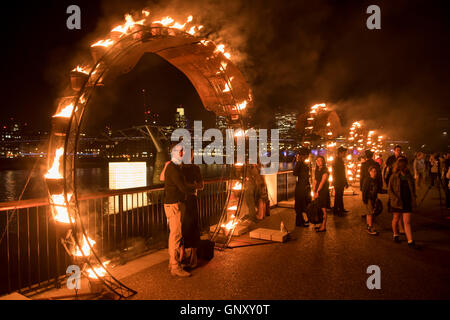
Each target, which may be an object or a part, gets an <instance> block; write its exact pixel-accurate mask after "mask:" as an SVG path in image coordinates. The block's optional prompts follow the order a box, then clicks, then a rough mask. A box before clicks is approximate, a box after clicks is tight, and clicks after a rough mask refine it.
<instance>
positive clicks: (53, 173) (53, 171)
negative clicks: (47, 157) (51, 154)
mask: <svg viewBox="0 0 450 320" xmlns="http://www.w3.org/2000/svg"><path fill="white" fill-rule="evenodd" d="M63 154H64V147H61V148H58V149H56V152H55V159H54V160H53V164H52V167H51V168H50V169H49V170H48V172H47V173H46V174H45V178H46V179H62V178H63V176H62V175H61V174H60V173H59V161H60V160H61V157H62V156H63Z"/></svg>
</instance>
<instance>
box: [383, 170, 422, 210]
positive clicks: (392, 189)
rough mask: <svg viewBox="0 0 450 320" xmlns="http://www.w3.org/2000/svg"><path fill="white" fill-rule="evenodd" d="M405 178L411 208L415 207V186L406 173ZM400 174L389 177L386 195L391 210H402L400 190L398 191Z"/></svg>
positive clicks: (409, 174)
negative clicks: (409, 194)
mask: <svg viewBox="0 0 450 320" xmlns="http://www.w3.org/2000/svg"><path fill="white" fill-rule="evenodd" d="M406 178H407V179H408V185H409V190H410V191H411V201H412V208H415V207H416V186H415V183H414V178H413V176H412V175H411V173H410V172H409V171H408V172H407V173H406ZM400 184H401V182H400V173H399V172H395V173H393V174H392V175H391V178H390V179H389V184H388V195H389V201H390V206H391V208H392V209H403V203H402V196H401V189H400Z"/></svg>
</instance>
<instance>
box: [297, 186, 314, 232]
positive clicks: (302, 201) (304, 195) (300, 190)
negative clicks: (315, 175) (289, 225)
mask: <svg viewBox="0 0 450 320" xmlns="http://www.w3.org/2000/svg"><path fill="white" fill-rule="evenodd" d="M310 192H311V189H310V188H308V187H306V186H304V185H301V184H297V185H296V187H295V215H296V218H295V224H296V225H297V226H301V225H303V224H304V223H305V219H304V218H303V212H306V208H307V207H308V204H309V203H310V202H311V196H310Z"/></svg>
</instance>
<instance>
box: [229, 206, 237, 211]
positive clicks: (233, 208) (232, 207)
mask: <svg viewBox="0 0 450 320" xmlns="http://www.w3.org/2000/svg"><path fill="white" fill-rule="evenodd" d="M227 210H230V211H236V210H237V206H231V207H228V209H227Z"/></svg>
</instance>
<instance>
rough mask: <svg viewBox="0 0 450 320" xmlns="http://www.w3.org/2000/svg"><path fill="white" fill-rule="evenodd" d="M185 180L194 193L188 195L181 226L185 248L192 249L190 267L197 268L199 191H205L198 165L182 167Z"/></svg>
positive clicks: (184, 165)
mask: <svg viewBox="0 0 450 320" xmlns="http://www.w3.org/2000/svg"><path fill="white" fill-rule="evenodd" d="M181 170H182V172H183V175H184V178H185V180H186V183H187V184H188V185H191V186H192V187H193V188H192V190H193V191H192V193H190V194H187V195H186V214H185V215H184V217H183V221H182V224H181V228H182V234H183V239H184V247H185V248H192V253H191V260H190V264H189V266H190V267H191V268H195V267H196V266H197V248H198V245H199V242H200V227H199V222H198V207H197V190H201V189H203V177H202V174H201V172H200V167H199V166H197V165H196V164H193V163H192V164H183V165H182V167H181Z"/></svg>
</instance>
